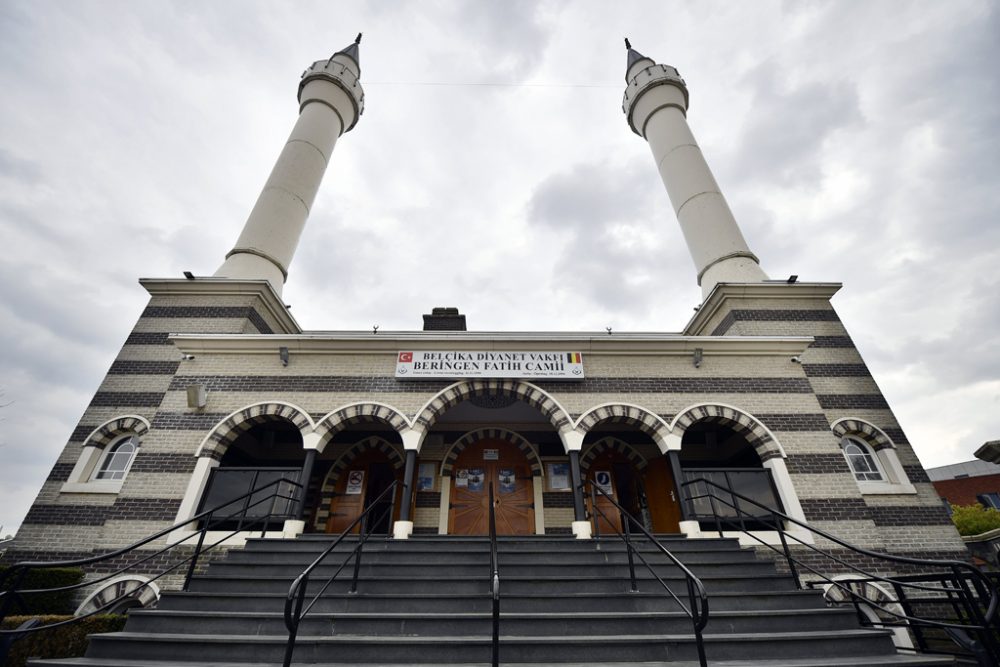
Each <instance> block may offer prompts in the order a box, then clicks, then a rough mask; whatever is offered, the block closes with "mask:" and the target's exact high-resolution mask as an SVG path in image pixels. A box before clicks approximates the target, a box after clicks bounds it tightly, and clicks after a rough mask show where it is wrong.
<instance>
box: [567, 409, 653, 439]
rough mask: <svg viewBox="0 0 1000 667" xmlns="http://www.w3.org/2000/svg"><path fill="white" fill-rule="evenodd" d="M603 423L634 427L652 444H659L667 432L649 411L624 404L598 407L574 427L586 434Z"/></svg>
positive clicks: (581, 418)
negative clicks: (650, 439)
mask: <svg viewBox="0 0 1000 667" xmlns="http://www.w3.org/2000/svg"><path fill="white" fill-rule="evenodd" d="M605 422H611V423H616V424H628V425H629V426H634V427H635V428H637V429H639V430H640V431H641V432H643V433H645V434H646V435H648V436H649V437H651V438H652V439H653V441H654V442H659V440H660V437H661V435H662V433H663V431H666V430H667V429H666V426H665V424H664V423H663V422H662V421H660V419H659V417H657V416H656V415H655V414H653V413H652V412H650V411H649V410H645V409H643V408H640V407H639V406H637V405H627V404H624V403H616V404H612V405H601V406H598V407H596V408H594V409H593V410H591V411H590V412H588V413H586V414H585V415H583V416H582V417H580V419H579V421H578V422H577V424H576V427H577V429H578V430H580V431H582V432H583V433H588V432H589V431H590V430H591V429H592V428H594V427H595V426H597V425H598V424H602V423H605Z"/></svg>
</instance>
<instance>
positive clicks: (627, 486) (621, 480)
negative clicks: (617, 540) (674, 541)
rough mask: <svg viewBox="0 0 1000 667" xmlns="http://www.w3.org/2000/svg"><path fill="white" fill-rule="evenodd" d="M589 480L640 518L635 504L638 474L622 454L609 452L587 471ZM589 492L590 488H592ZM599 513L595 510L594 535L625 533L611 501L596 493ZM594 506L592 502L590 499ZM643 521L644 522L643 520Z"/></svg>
mask: <svg viewBox="0 0 1000 667" xmlns="http://www.w3.org/2000/svg"><path fill="white" fill-rule="evenodd" d="M586 478H587V480H588V481H589V482H590V483H591V484H595V485H596V486H598V487H600V488H602V489H604V491H605V492H607V493H608V494H609V495H610V496H611V498H612V499H613V500H614V501H615V502H616V503H618V504H619V505H621V506H622V507H624V508H625V510H626V511H628V512H629V513H630V514H632V515H633V516H635V517H637V518H640V517H639V515H638V513H637V512H636V511H634V510H637V509H638V508H637V507H633V505H634V503H633V500H634V499H635V498H636V497H637V492H636V489H635V474H634V469H633V468H632V464H631V463H629V461H628V459H626V458H625V457H624V456H622V455H621V454H619V453H618V452H605V453H603V454H601V455H600V456H598V457H597V458H595V459H594V460H593V462H592V463H591V464H590V467H589V468H588V469H587V475H586ZM588 490H589V487H588ZM595 497H596V501H597V509H596V510H593V509H592V510H591V515H592V516H591V523H593V524H594V531H595V533H596V532H597V530H598V529H600V533H601V534H602V535H607V534H612V533H619V532H621V530H622V521H621V513H620V512H619V510H618V508H617V507H615V505H614V503H612V502H611V501H610V500H608V498H607V497H606V496H605V495H603V494H602V493H600V492H597V493H596V496H595ZM587 502H590V499H589V498H588V499H587ZM640 520H641V518H640Z"/></svg>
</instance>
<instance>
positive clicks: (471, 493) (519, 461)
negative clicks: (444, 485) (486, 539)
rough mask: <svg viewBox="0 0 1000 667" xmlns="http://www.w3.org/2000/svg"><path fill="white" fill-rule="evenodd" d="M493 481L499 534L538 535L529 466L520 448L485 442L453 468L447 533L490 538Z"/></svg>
mask: <svg viewBox="0 0 1000 667" xmlns="http://www.w3.org/2000/svg"><path fill="white" fill-rule="evenodd" d="M490 482H493V494H494V501H495V509H496V521H497V534H498V535H532V534H534V532H535V503H534V495H535V494H534V482H533V479H532V476H531V465H530V464H529V463H528V458H527V457H526V456H525V455H524V452H522V451H521V450H520V449H519V448H518V447H517V445H514V444H512V443H509V442H505V441H503V440H483V441H480V442H477V443H475V444H473V445H469V446H468V447H466V448H465V449H464V450H462V452H461V453H460V454H459V455H458V458H457V459H455V463H454V466H453V467H452V480H451V503H450V505H449V510H448V533H450V534H452V535H488V534H489V532H490V528H489V485H490Z"/></svg>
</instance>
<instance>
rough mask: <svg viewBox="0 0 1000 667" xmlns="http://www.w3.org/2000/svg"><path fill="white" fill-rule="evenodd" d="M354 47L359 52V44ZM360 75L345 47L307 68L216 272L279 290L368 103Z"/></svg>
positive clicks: (354, 50) (278, 291)
mask: <svg viewBox="0 0 1000 667" xmlns="http://www.w3.org/2000/svg"><path fill="white" fill-rule="evenodd" d="M349 49H350V47H349ZM351 52H352V53H354V54H356V53H357V49H356V47H355V48H354V49H353V50H352V51H351ZM360 74H361V71H360V68H359V66H358V63H357V60H356V59H355V58H354V57H353V56H352V55H350V54H349V53H344V52H340V53H337V54H335V55H334V56H333V57H332V58H330V59H329V60H319V61H317V62H315V63H313V64H312V65H311V66H310V67H309V68H308V69H307V70H306V73H305V75H304V76H303V78H302V82H301V83H300V85H299V105H300V107H299V109H300V113H299V119H298V121H297V122H296V123H295V127H294V128H293V129H292V133H291V135H290V136H289V137H288V141H287V143H285V147H284V148H283V149H282V151H281V155H279V156H278V161H277V162H276V163H275V165H274V169H272V171H271V175H270V177H269V178H268V179H267V183H265V184H264V189H263V191H261V193H260V197H258V198H257V203H256V204H255V205H254V207H253V210H252V211H251V212H250V217H249V218H248V219H247V222H246V225H245V226H244V228H243V233H242V234H240V237H239V239H238V240H237V241H236V247H235V248H233V249H232V251H230V253H229V254H228V255H227V256H226V261H225V262H224V263H223V264H222V266H220V267H219V270H218V271H216V272H215V275H216V276H220V277H225V278H237V279H244V280H261V279H264V280H267V281H268V282H269V283H271V286H272V287H273V288H274V290H275V291H276V292H277V293H278V294H281V288H282V286H283V285H284V282H285V278H286V277H287V276H288V265H289V264H290V263H291V260H292V255H294V254H295V248H296V246H297V245H298V243H299V236H300V235H301V234H302V229H303V227H304V226H305V222H306V218H307V217H308V216H309V211H310V209H311V208H312V204H313V200H314V199H315V198H316V192H317V191H318V190H319V185H320V182H321V181H322V180H323V174H324V173H325V172H326V167H327V165H328V164H329V162H330V156H331V155H332V153H333V147H334V146H335V145H336V143H337V139H338V138H339V137H340V135H341V134H343V133H344V132H347V131H348V130H350V129H351V128H352V127H354V124H355V123H356V122H357V120H358V117H359V116H360V115H361V112H362V110H363V108H364V92H363V91H362V89H361V84H360V83H359V81H358V78H359V76H360Z"/></svg>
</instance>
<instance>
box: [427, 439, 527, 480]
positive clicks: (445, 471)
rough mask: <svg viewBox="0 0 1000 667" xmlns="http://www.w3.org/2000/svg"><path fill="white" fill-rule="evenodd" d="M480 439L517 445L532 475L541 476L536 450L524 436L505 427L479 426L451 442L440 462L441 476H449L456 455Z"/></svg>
mask: <svg viewBox="0 0 1000 667" xmlns="http://www.w3.org/2000/svg"><path fill="white" fill-rule="evenodd" d="M481 440H503V441H504V442H509V443H511V444H513V445H517V448H518V449H520V450H521V451H522V452H524V455H525V456H526V457H528V462H529V463H530V464H531V474H532V476H534V477H541V475H542V462H541V461H540V460H539V459H538V452H536V451H535V448H534V446H532V444H531V443H530V442H528V441H527V440H526V439H525V438H524V436H522V435H520V434H518V433H515V432H514V431H508V430H507V429H505V428H481V429H477V430H475V431H469V432H468V433H466V434H465V435H463V436H462V437H460V438H459V439H458V440H456V441H455V442H454V443H452V445H451V448H450V449H449V450H448V453H447V454H446V455H445V457H444V461H443V462H442V463H441V476H442V477H448V476H450V475H451V473H452V469H453V467H454V465H455V460H456V459H457V458H458V455H459V454H461V453H462V450H464V449H465V448H466V447H468V446H469V445H471V444H473V443H475V442H479V441H481Z"/></svg>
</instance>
